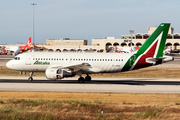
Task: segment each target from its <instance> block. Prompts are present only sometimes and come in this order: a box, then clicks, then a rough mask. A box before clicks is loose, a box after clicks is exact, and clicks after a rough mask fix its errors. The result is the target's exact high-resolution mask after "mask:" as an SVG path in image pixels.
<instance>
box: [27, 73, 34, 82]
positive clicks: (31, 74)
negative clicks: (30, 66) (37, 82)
mask: <svg viewBox="0 0 180 120" xmlns="http://www.w3.org/2000/svg"><path fill="white" fill-rule="evenodd" d="M33 73H34V72H30V76H29V78H28V81H29V82H31V81H33V77H32V76H33Z"/></svg>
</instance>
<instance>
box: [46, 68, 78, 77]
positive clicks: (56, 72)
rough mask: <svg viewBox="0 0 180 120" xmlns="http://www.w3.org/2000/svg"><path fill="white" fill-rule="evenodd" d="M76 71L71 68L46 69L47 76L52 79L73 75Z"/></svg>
mask: <svg viewBox="0 0 180 120" xmlns="http://www.w3.org/2000/svg"><path fill="white" fill-rule="evenodd" d="M73 76H75V74H74V73H72V71H70V70H65V69H57V68H48V69H46V78H47V79H51V80H57V79H63V78H64V77H73Z"/></svg>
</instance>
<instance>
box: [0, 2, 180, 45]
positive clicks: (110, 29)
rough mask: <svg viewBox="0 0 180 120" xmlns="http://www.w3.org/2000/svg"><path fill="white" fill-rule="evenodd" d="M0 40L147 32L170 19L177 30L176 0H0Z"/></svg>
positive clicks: (88, 37)
mask: <svg viewBox="0 0 180 120" xmlns="http://www.w3.org/2000/svg"><path fill="white" fill-rule="evenodd" d="M0 1H1V5H0V44H4V43H7V44H18V43H22V44H25V43H26V42H27V40H28V38H29V37H33V5H31V4H32V3H36V4H37V5H35V6H34V33H35V34H34V40H35V43H36V44H45V43H46V40H47V39H60V38H70V39H85V40H88V44H89V45H91V39H94V38H105V37H116V38H121V36H122V35H129V34H130V33H129V30H134V33H147V32H148V31H147V28H148V27H150V26H158V25H159V24H160V23H163V22H167V23H171V27H173V28H174V33H180V15H179V11H180V7H179V5H180V1H179V0H0Z"/></svg>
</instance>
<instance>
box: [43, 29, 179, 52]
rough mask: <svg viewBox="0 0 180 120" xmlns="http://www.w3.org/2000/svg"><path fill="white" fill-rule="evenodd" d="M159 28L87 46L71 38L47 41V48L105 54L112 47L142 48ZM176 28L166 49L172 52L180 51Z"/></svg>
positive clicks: (102, 40)
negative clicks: (168, 48)
mask: <svg viewBox="0 0 180 120" xmlns="http://www.w3.org/2000/svg"><path fill="white" fill-rule="evenodd" d="M156 28H157V27H148V33H144V34H142V33H136V34H135V33H132V34H131V35H122V37H121V39H116V38H115V37H106V38H104V39H92V43H91V45H87V40H71V39H69V38H64V39H57V40H52V39H49V40H46V45H45V46H44V47H45V48H47V49H49V51H61V52H62V51H99V52H103V51H105V50H107V49H109V48H110V47H113V46H120V47H129V46H132V47H136V46H137V47H140V46H142V44H143V43H144V42H145V41H146V39H147V38H148V37H149V36H150V35H151V34H152V33H153V32H154V30H155V29H156ZM173 31H174V28H172V27H170V29H169V32H168V36H167V40H166V47H167V46H169V47H170V48H171V50H176V49H180V34H179V33H175V34H174V33H173Z"/></svg>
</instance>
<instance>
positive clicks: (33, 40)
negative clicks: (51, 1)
mask: <svg viewBox="0 0 180 120" xmlns="http://www.w3.org/2000/svg"><path fill="white" fill-rule="evenodd" d="M31 5H33V51H34V5H36V4H35V3H33V4H31Z"/></svg>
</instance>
